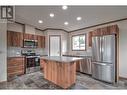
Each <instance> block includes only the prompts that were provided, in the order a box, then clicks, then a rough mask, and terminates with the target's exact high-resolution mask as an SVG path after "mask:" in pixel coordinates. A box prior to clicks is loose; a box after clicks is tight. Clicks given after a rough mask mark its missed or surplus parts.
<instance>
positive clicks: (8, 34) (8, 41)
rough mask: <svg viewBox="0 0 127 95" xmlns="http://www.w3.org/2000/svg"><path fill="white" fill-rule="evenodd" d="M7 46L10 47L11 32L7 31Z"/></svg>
mask: <svg viewBox="0 0 127 95" xmlns="http://www.w3.org/2000/svg"><path fill="white" fill-rule="evenodd" d="M7 46H12V32H11V31H7Z"/></svg>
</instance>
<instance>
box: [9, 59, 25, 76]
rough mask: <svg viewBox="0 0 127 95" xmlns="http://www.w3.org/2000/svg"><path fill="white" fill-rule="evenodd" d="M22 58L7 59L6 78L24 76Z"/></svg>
mask: <svg viewBox="0 0 127 95" xmlns="http://www.w3.org/2000/svg"><path fill="white" fill-rule="evenodd" d="M24 69H25V67H24V57H13V58H8V59H7V75H8V78H10V77H13V76H16V75H21V74H24Z"/></svg>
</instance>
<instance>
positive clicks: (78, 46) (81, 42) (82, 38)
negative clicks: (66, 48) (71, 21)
mask: <svg viewBox="0 0 127 95" xmlns="http://www.w3.org/2000/svg"><path fill="white" fill-rule="evenodd" d="M72 50H86V35H85V34H82V35H76V36H73V37H72Z"/></svg>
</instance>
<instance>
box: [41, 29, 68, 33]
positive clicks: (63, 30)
mask: <svg viewBox="0 0 127 95" xmlns="http://www.w3.org/2000/svg"><path fill="white" fill-rule="evenodd" d="M46 30H62V31H64V32H67V33H69V32H68V31H67V30H64V29H59V28H46V29H44V30H43V31H46Z"/></svg>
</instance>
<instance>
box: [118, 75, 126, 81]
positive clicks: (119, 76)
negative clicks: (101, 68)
mask: <svg viewBox="0 0 127 95" xmlns="http://www.w3.org/2000/svg"><path fill="white" fill-rule="evenodd" d="M119 79H124V80H127V78H125V77H121V76H119Z"/></svg>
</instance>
